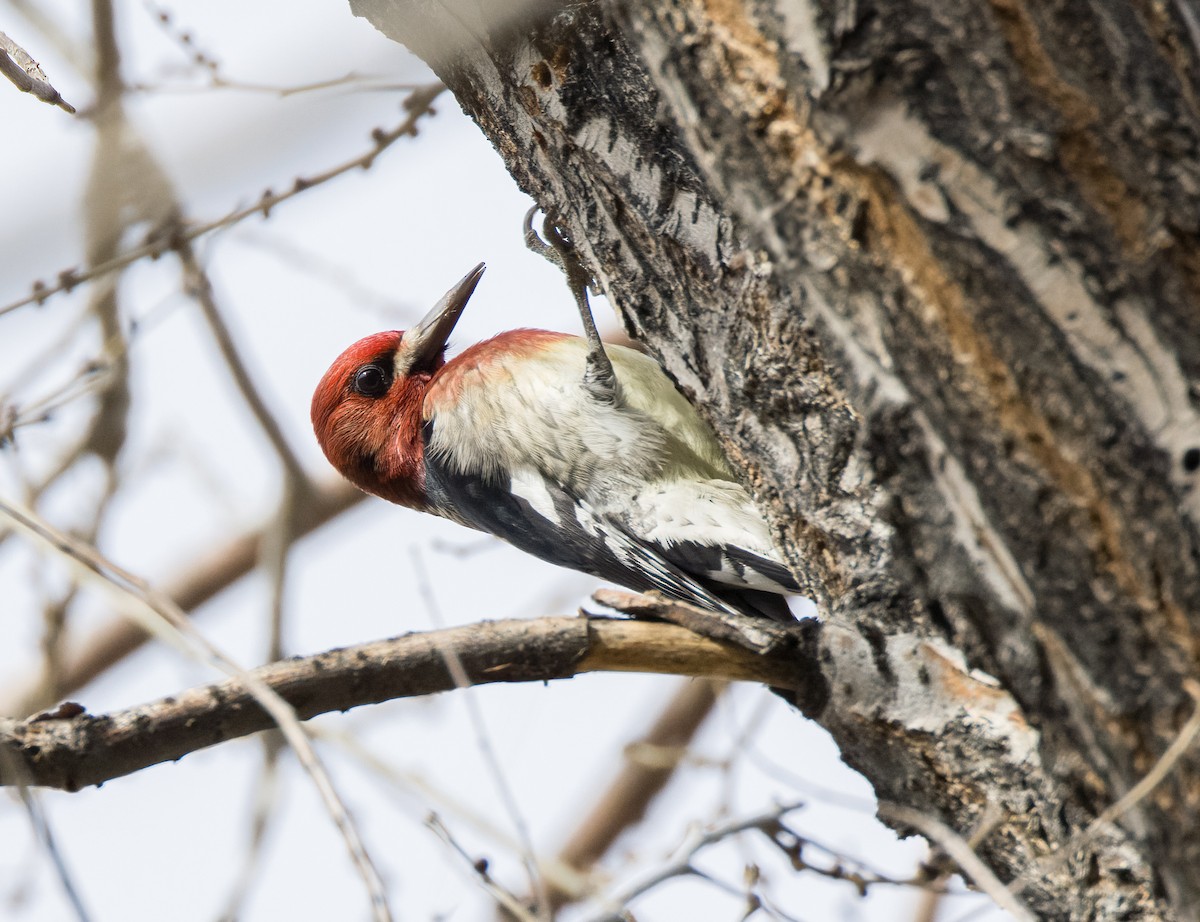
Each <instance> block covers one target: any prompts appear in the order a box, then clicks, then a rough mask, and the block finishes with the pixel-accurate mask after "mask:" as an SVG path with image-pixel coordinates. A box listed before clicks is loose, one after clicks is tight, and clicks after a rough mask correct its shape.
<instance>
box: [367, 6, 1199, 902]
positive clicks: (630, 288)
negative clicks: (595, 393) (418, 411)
mask: <svg viewBox="0 0 1200 922" xmlns="http://www.w3.org/2000/svg"><path fill="white" fill-rule="evenodd" d="M351 7H352V9H354V11H355V12H357V13H359V14H360V15H365V16H367V17H368V18H369V19H370V20H371V21H372V22H373V23H375V24H376V25H377V26H378V27H379V28H380V29H381V30H382V31H384V32H385V33H386V34H388V35H390V36H391V37H393V38H395V39H397V40H399V41H402V42H404V43H405V44H406V45H408V46H409V47H410V48H412V49H413V50H414V51H415V52H416V53H418V54H420V55H421V56H423V57H424V58H425V59H426V60H428V61H429V62H430V63H431V64H432V65H433V67H434V68H435V70H437V72H438V74H439V76H440V77H441V78H442V79H443V80H444V81H445V82H446V83H447V85H448V86H449V87H450V88H451V90H452V91H453V92H454V93H455V95H456V97H457V98H458V100H459V102H460V103H461V104H462V105H463V107H464V108H465V109H466V110H467V112H468V113H470V114H471V115H472V116H473V117H474V118H475V119H476V120H477V121H478V123H479V124H480V126H481V127H482V128H483V130H484V132H485V133H486V134H487V136H488V137H489V138H490V139H491V141H492V143H493V144H495V146H496V148H497V149H498V151H499V152H500V154H501V156H502V157H503V158H504V160H505V162H506V164H507V165H508V168H509V170H510V171H511V172H512V174H513V175H514V176H515V177H516V179H517V181H518V182H519V183H520V184H521V185H522V186H523V187H524V188H525V189H526V190H528V191H529V192H530V193H531V194H533V195H534V196H535V197H536V198H537V200H538V201H539V202H541V203H542V204H543V205H544V206H547V207H554V208H557V209H558V210H559V211H560V213H561V214H562V215H563V218H564V223H566V224H567V226H568V227H569V228H570V229H571V231H572V233H573V236H574V237H575V238H576V240H577V243H578V245H579V248H580V251H581V253H582V255H583V256H584V258H585V259H586V261H587V263H588V266H589V268H590V269H591V270H592V271H593V272H594V274H595V277H596V279H597V281H598V283H599V285H600V287H601V288H603V289H604V290H605V292H606V293H607V294H608V295H609V296H610V297H611V298H612V300H613V302H614V303H615V304H616V305H617V307H618V309H619V310H620V312H621V314H622V316H623V317H624V319H625V321H626V323H627V325H628V327H629V329H630V331H631V332H632V333H633V335H635V336H636V337H637V338H638V339H639V340H640V341H642V342H644V343H645V344H647V345H648V346H649V347H650V348H651V349H652V350H653V351H654V352H655V353H656V354H657V355H658V356H659V358H660V359H661V361H662V363H663V365H664V367H665V368H666V369H667V371H668V372H669V373H670V374H671V375H672V376H673V377H674V378H675V380H676V381H677V382H678V384H679V386H680V388H681V389H682V390H683V391H684V392H685V393H686V394H688V395H689V397H690V398H691V399H693V400H694V401H695V402H696V404H697V405H698V406H700V407H701V408H702V410H703V412H704V413H705V414H706V415H707V416H708V418H709V419H710V420H711V421H712V423H713V425H714V427H715V428H716V429H717V431H718V432H719V433H720V434H721V436H722V437H723V439H724V440H725V444H726V447H727V449H728V451H729V454H730V456H731V458H732V459H733V460H734V461H735V462H736V463H737V464H738V466H739V467H740V468H741V470H742V472H743V473H744V475H745V478H746V481H747V483H748V484H749V485H750V486H751V487H752V488H753V490H754V491H755V494H756V496H757V497H758V499H759V500H760V502H761V503H762V505H763V508H764V509H765V510H767V511H768V512H769V514H770V515H771V518H772V520H773V522H774V523H775V525H776V528H777V532H778V536H779V539H780V543H781V546H782V547H783V548H784V549H785V551H786V553H787V554H788V556H789V559H790V560H791V562H792V563H793V565H794V567H795V569H796V572H797V573H798V575H799V576H800V578H801V579H802V581H803V582H804V584H805V585H806V586H807V587H809V591H810V594H811V595H812V596H813V597H814V598H815V599H816V600H817V601H818V603H819V604H820V606H821V609H822V616H823V618H824V619H825V620H826V621H827V623H828V624H829V625H831V626H832V628H836V629H831V630H828V631H826V632H825V634H824V635H823V643H824V644H826V645H830V647H829V649H830V656H831V660H832V661H834V662H836V666H835V665H834V662H831V663H830V664H829V671H830V673H831V674H830V676H829V678H830V680H831V681H830V688H831V695H830V699H829V702H828V704H827V705H826V706H825V707H824V708H823V709H822V710H821V712H820V713H819V714H818V715H816V716H817V719H818V720H819V721H820V722H821V723H822V724H823V725H824V726H826V727H827V728H828V729H829V730H830V731H831V732H832V733H833V734H834V736H835V738H836V739H837V740H838V742H839V744H840V745H841V747H842V752H843V755H844V757H845V758H846V760H847V761H848V762H849V763H850V764H851V765H853V766H854V767H855V768H857V769H858V770H860V771H861V772H863V773H864V774H865V775H866V776H867V777H868V778H869V779H870V780H871V782H872V783H873V784H874V785H875V788H876V790H877V792H878V793H879V796H880V797H881V798H883V799H886V800H892V801H896V802H899V803H903V804H905V805H908V806H910V807H913V808H916V809H919V810H923V811H926V812H928V813H930V814H933V815H935V816H937V817H939V818H940V819H942V820H943V821H944V822H946V823H947V824H948V825H950V826H951V827H953V828H955V829H957V830H958V831H960V832H961V833H963V834H965V835H969V834H970V833H971V832H972V830H973V829H974V827H975V824H976V823H977V822H978V821H979V818H980V817H981V815H982V814H983V813H984V811H985V808H988V807H991V808H992V809H999V810H1000V812H1001V815H1003V816H1004V817H1005V819H1004V821H1003V822H1001V824H1000V825H999V826H998V827H997V828H996V829H995V831H993V832H992V833H991V834H990V835H989V836H987V837H986V839H985V840H984V841H983V842H982V844H981V845H980V846H979V851H980V854H981V855H982V856H983V857H984V858H985V860H986V861H987V862H988V863H989V864H990V865H991V866H992V867H993V868H994V869H995V870H996V872H997V874H999V875H1000V876H1001V877H1002V878H1003V879H1009V880H1011V879H1020V881H1021V887H1022V896H1023V898H1024V899H1025V900H1026V901H1027V902H1028V903H1029V904H1030V905H1031V906H1032V907H1033V908H1034V910H1035V911H1036V912H1037V914H1038V915H1039V916H1041V917H1043V918H1048V919H1085V918H1086V919H1117V918H1139V919H1157V918H1162V919H1166V918H1178V919H1190V918H1196V917H1198V916H1200V875H1198V874H1197V873H1196V868H1197V867H1200V835H1197V834H1196V832H1195V830H1196V829H1198V828H1200V808H1198V805H1200V771H1198V769H1200V758H1198V757H1197V755H1196V754H1195V753H1192V754H1190V755H1187V756H1185V757H1184V758H1183V759H1182V760H1181V761H1180V762H1179V764H1178V765H1177V766H1176V767H1175V770H1174V771H1173V772H1171V773H1170V774H1169V775H1168V777H1167V778H1166V780H1165V781H1164V782H1163V783H1162V784H1161V785H1159V786H1158V787H1157V788H1156V789H1155V790H1154V792H1153V793H1152V794H1151V795H1150V796H1149V797H1147V798H1145V799H1144V800H1142V801H1141V802H1140V803H1138V804H1136V805H1135V806H1134V807H1133V808H1132V809H1130V810H1129V811H1127V812H1126V813H1125V814H1124V815H1122V816H1121V817H1119V818H1118V819H1117V821H1116V822H1115V823H1107V822H1106V823H1104V824H1102V828H1099V829H1093V830H1092V831H1091V834H1090V836H1089V837H1088V839H1087V841H1084V840H1083V837H1082V836H1081V832H1082V831H1083V830H1084V829H1086V828H1088V825H1089V823H1091V822H1092V821H1093V820H1094V819H1095V818H1096V817H1097V816H1098V815H1099V814H1100V813H1101V811H1103V809H1104V808H1105V807H1106V806H1108V805H1110V804H1112V803H1114V802H1115V801H1116V800H1117V799H1118V798H1120V797H1121V796H1122V795H1123V794H1125V793H1126V792H1127V791H1128V790H1129V789H1130V788H1131V787H1132V786H1133V785H1134V784H1135V783H1136V782H1137V780H1138V779H1139V778H1141V777H1142V776H1143V775H1145V773H1146V772H1147V771H1148V770H1149V769H1150V768H1151V767H1152V766H1153V765H1154V764H1155V763H1156V761H1157V760H1158V759H1159V758H1160V757H1161V756H1162V754H1163V753H1164V752H1165V751H1166V749H1167V747H1168V746H1169V745H1170V743H1171V742H1172V740H1173V739H1175V737H1176V735H1177V734H1178V732H1179V730H1180V728H1181V726H1183V724H1184V722H1185V721H1186V720H1187V718H1188V716H1189V715H1190V714H1191V713H1192V710H1193V708H1194V707H1195V703H1194V702H1193V700H1192V699H1191V698H1190V697H1189V696H1188V694H1187V693H1186V692H1185V687H1186V684H1187V682H1188V681H1189V680H1195V679H1196V678H1197V677H1198V672H1200V669H1198V665H1197V664H1198V660H1200V647H1198V641H1197V636H1196V630H1197V618H1198V615H1200V604H1198V603H1200V581H1198V580H1197V565H1198V557H1200V555H1198V553H1197V538H1198V536H1197V524H1198V519H1200V496H1198V494H1197V491H1196V489H1195V480H1196V478H1197V477H1198V476H1200V417H1198V415H1197V412H1198V411H1197V395H1198V394H1200V349H1198V348H1197V345H1198V344H1200V309H1198V308H1200V304H1198V303H1197V302H1198V301H1200V256H1198V255H1197V254H1200V247H1198V245H1197V244H1198V242H1200V241H1198V240H1197V237H1198V235H1200V158H1198V156H1197V136H1198V135H1200V104H1198V100H1200V83H1198V81H1200V76H1198V75H1200V50H1198V45H1200V17H1197V14H1196V12H1195V10H1194V9H1193V8H1192V7H1190V6H1188V5H1187V4H1186V3H1183V2H1180V0H1175V2H1170V0H1163V2H1157V0H1153V2H1152V0H1106V2H1093V0H1051V2H1049V3H1043V4H1027V3H1026V2H1024V0H965V2H963V3H956V4H944V3H937V2H932V0H915V2H914V0H907V2H900V0H862V2H857V3H833V2H829V0H665V2H659V3H652V4H637V3H628V2H615V3H595V2H585V3H580V4H573V5H570V6H563V7H555V8H553V9H551V10H546V9H545V8H544V7H536V8H527V9H526V10H525V12H524V13H523V14H522V15H521V16H519V17H517V18H510V19H507V20H505V21H499V20H496V21H491V22H485V21H484V20H483V19H482V18H481V13H480V8H479V7H477V6H471V7H470V8H468V6H467V5H462V6H459V5H456V4H453V3H450V4H438V5H425V4H416V3H406V2H403V0H351ZM448 37H452V39H453V41H451V40H450V38H448ZM835 647H836V649H835ZM835 652H836V656H834V655H833V654H834V653H835ZM849 664H854V665H853V667H851V666H850V665H849ZM971 670H978V672H972V671H971ZM964 676H966V677H968V678H969V681H968V680H964V678H963V677H964ZM1058 849H1065V851H1066V853H1067V854H1068V855H1069V857H1067V858H1066V860H1058V859H1055V860H1051V861H1047V860H1045V859H1046V856H1047V855H1048V854H1049V853H1051V852H1054V851H1056V850H1058Z"/></svg>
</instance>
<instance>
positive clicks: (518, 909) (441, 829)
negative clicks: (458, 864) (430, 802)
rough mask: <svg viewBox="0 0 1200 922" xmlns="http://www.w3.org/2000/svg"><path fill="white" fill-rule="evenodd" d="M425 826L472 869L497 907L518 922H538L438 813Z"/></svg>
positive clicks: (432, 814) (430, 816)
mask: <svg viewBox="0 0 1200 922" xmlns="http://www.w3.org/2000/svg"><path fill="white" fill-rule="evenodd" d="M425 825H426V826H427V827H428V828H429V829H431V830H432V831H433V832H434V834H435V835H437V837H438V838H439V839H441V840H442V841H443V842H445V843H446V844H447V845H449V846H450V848H451V849H452V850H453V851H454V853H455V854H456V855H458V856H459V857H460V858H462V859H463V861H464V862H465V863H466V864H467V865H468V866H469V867H470V868H471V871H472V872H473V874H474V877H475V879H476V880H477V881H479V884H480V886H482V887H483V889H484V890H486V891H487V892H488V893H489V894H490V895H491V897H492V899H494V900H495V901H496V905H497V906H500V907H503V909H504V910H505V912H507V913H508V914H509V916H510V917H511V918H513V919H515V920H517V922H538V917H537V916H535V915H534V914H533V913H531V912H530V911H529V910H528V909H527V908H526V907H525V905H524V904H522V902H521V900H520V899H518V897H517V895H516V894H515V893H512V892H511V891H510V890H507V889H505V888H504V887H502V886H501V885H500V884H499V883H498V882H497V881H496V879H495V878H494V877H492V875H491V874H490V873H489V872H488V864H487V861H486V859H479V858H472V857H471V854H470V853H469V852H468V851H467V850H466V849H465V848H463V847H462V845H461V844H459V842H458V840H457V839H455V838H454V836H453V835H452V834H451V833H450V830H449V829H447V828H446V824H445V823H443V822H442V821H441V819H440V818H439V817H438V815H437V814H436V813H431V814H429V816H428V817H427V818H426V820H425Z"/></svg>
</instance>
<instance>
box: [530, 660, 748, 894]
mask: <svg viewBox="0 0 1200 922" xmlns="http://www.w3.org/2000/svg"><path fill="white" fill-rule="evenodd" d="M724 688H725V683H723V682H720V681H717V680H714V679H695V680H692V681H689V682H686V683H685V684H683V685H681V686H680V687H679V689H678V690H677V691H676V692H675V694H674V695H673V696H672V697H671V700H670V701H668V702H667V705H666V707H664V708H663V709H662V712H661V713H660V714H659V715H658V717H657V718H656V719H655V721H654V723H653V724H651V726H650V728H649V729H648V730H647V731H646V733H645V735H644V736H642V737H641V739H640V740H639V741H638V744H637V745H644V746H652V747H656V748H658V749H660V750H666V751H669V752H671V753H672V757H671V758H670V759H669V760H667V761H665V762H659V763H655V764H651V763H649V762H647V761H646V760H645V759H637V758H631V757H628V756H627V757H626V759H625V761H624V764H623V765H622V766H621V770H620V771H619V772H617V774H616V777H614V778H613V779H612V781H611V782H609V785H608V787H607V788H606V789H605V791H604V792H603V793H602V794H601V795H600V797H599V798H598V799H597V800H596V802H595V803H594V804H593V805H592V809H591V810H590V811H589V812H588V814H587V815H586V816H585V817H584V819H583V821H582V822H581V823H580V824H579V825H578V827H577V828H576V830H575V832H574V833H573V834H572V835H571V837H570V838H569V839H568V840H567V841H566V843H565V844H564V845H563V847H562V848H561V849H560V850H559V853H558V860H559V862H560V863H561V864H564V865H566V866H567V867H569V868H571V869H572V870H573V871H575V872H576V873H575V877H576V880H575V883H576V887H575V888H574V889H573V890H571V891H568V890H567V889H565V888H564V887H561V886H558V887H551V888H550V906H551V908H552V910H558V909H560V908H561V907H562V906H564V905H566V904H567V903H570V902H574V901H575V900H577V899H579V898H580V897H581V896H582V895H583V894H582V888H583V880H584V878H585V877H586V874H587V872H588V871H589V870H591V868H592V867H593V866H594V865H595V864H596V863H597V862H598V861H599V860H600V859H601V858H603V857H604V855H605V853H606V852H607V851H608V850H609V849H610V848H611V847H612V845H613V843H614V842H615V841H616V840H617V837H618V836H620V835H621V833H623V832H624V831H625V830H627V829H628V828H630V827H631V826H634V825H636V824H637V823H639V822H641V820H642V817H643V816H645V815H646V810H647V809H648V808H649V806H650V804H651V803H652V802H653V800H654V798H655V797H657V796H658V795H659V793H660V792H661V791H662V790H663V788H665V787H666V786H667V782H668V781H670V780H671V778H672V777H673V776H674V774H675V770H676V768H677V767H678V766H679V763H680V760H681V757H682V755H683V753H684V752H685V751H686V747H687V745H688V743H690V742H691V740H692V737H693V736H695V734H696V731H697V730H699V729H700V726H701V725H702V724H703V723H704V720H705V718H707V717H708V715H709V714H710V713H711V712H712V708H713V705H714V704H716V701H717V696H718V695H720V693H721V692H722V691H723V690H724Z"/></svg>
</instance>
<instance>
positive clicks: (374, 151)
mask: <svg viewBox="0 0 1200 922" xmlns="http://www.w3.org/2000/svg"><path fill="white" fill-rule="evenodd" d="M444 89H445V87H444V86H443V85H442V84H441V83H434V84H430V85H428V86H424V87H422V88H421V89H419V90H415V91H414V92H412V93H410V94H409V95H408V96H407V97H406V98H405V101H404V106H405V108H406V109H407V110H408V115H407V116H406V117H405V119H404V121H403V122H401V123H400V124H399V125H398V126H396V127H395V128H393V129H392V130H391V131H384V130H383V129H382V128H377V129H375V131H373V132H372V134H371V140H372V141H373V142H374V146H373V147H372V148H371V149H370V150H368V151H367V152H365V153H363V154H361V155H359V156H358V157H355V158H354V159H352V160H347V161H346V162H345V163H341V164H339V165H337V166H335V167H331V168H329V169H327V170H325V171H323V172H321V173H317V174H314V175H312V176H298V177H296V179H295V180H294V181H293V183H292V186H291V188H290V189H287V190H286V191H284V192H273V191H272V190H270V189H267V190H266V191H265V192H263V194H262V195H261V196H260V197H259V200H258V201H257V202H256V203H255V204H253V205H249V206H247V207H245V208H238V209H235V210H233V211H231V212H229V213H228V214H226V215H224V216H223V217H220V218H217V219H216V220H214V221H207V222H204V223H202V224H193V225H191V226H189V227H180V228H174V229H172V233H170V234H153V235H151V236H150V237H149V239H147V240H146V242H145V243H143V244H142V245H141V246H137V247H133V248H132V249H130V250H127V251H126V252H124V253H120V254H118V255H116V256H114V257H113V258H111V259H108V260H105V261H103V262H100V263H97V264H95V265H91V266H89V267H88V268H87V269H85V270H82V271H81V270H79V269H75V268H71V269H65V270H63V271H62V272H60V273H59V274H58V280H57V281H56V282H54V283H53V284H46V283H45V282H42V281H37V282H34V284H33V290H32V292H31V293H30V294H29V295H27V296H26V297H24V298H18V299H17V300H16V301H12V302H10V303H9V304H6V305H4V306H3V307H0V316H3V315H4V314H7V313H10V312H11V311H15V310H17V309H18V308H21V307H24V306H26V305H28V304H43V303H45V301H46V299H47V298H49V297H50V296H51V295H55V294H58V293H60V292H64V291H71V290H72V289H74V288H76V287H77V286H79V285H80V284H82V283H83V282H89V281H91V280H93V279H96V278H100V277H102V276H105V275H108V274H109V273H112V272H115V271H117V270H118V269H124V268H125V267H126V266H129V265H131V264H133V263H135V262H137V261H138V260H141V259H147V258H149V259H157V258H158V257H160V256H162V255H163V254H164V253H167V252H170V251H171V250H174V249H177V248H178V247H179V246H180V245H181V244H182V243H188V242H191V241H193V240H196V239H197V238H199V237H203V236H204V235H205V234H209V233H211V232H212V231H214V230H217V229H219V228H224V227H232V226H233V225H234V224H237V223H239V222H240V221H244V220H245V219H246V218H248V217H250V216H251V215H256V214H261V215H262V216H263V217H264V218H265V217H268V216H269V215H270V213H271V209H272V208H274V207H275V206H276V205H280V204H282V203H283V202H286V201H288V200H289V199H291V198H293V197H295V196H297V195H299V194H300V193H301V192H304V191H306V190H308V189H311V188H313V187H315V186H320V185H323V184H324V183H327V182H329V181H330V180H331V179H336V178H337V177H338V176H341V175H342V174H344V173H349V172H350V171H352V170H357V169H363V170H365V169H369V168H370V166H371V165H372V164H373V163H374V162H375V158H376V157H378V156H379V155H380V154H381V153H383V151H385V150H386V149H387V148H388V147H390V146H391V145H392V144H394V143H395V142H396V141H398V140H399V139H400V138H402V137H405V136H415V135H416V133H417V123H418V122H419V121H420V120H421V118H422V117H423V116H424V115H426V114H429V113H431V112H432V111H433V101H434V100H435V99H436V98H437V96H438V95H439V94H440V93H441V92H442V90H444Z"/></svg>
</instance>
